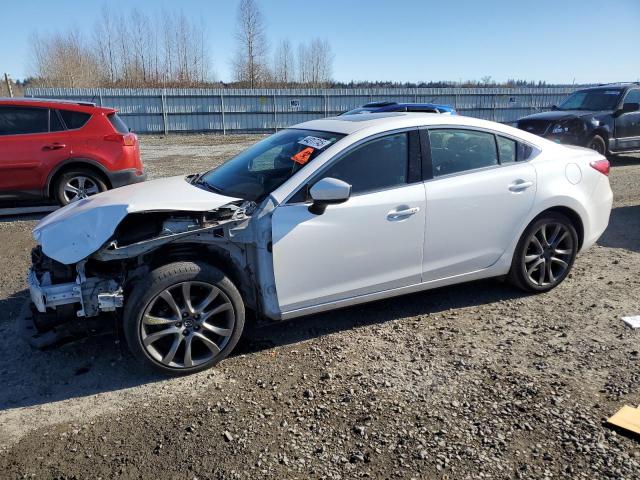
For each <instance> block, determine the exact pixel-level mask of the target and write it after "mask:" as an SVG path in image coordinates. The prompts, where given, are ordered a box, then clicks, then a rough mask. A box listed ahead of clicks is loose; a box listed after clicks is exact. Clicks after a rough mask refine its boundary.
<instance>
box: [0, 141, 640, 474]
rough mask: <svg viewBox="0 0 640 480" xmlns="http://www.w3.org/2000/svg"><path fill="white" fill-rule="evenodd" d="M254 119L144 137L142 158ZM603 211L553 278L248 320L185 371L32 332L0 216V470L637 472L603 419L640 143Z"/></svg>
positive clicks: (634, 290) (161, 169) (22, 250)
mask: <svg viewBox="0 0 640 480" xmlns="http://www.w3.org/2000/svg"><path fill="white" fill-rule="evenodd" d="M258 138H260V137H259V136H245V137H237V136H230V137H226V138H223V137H214V136H203V135H197V136H183V137H175V136H174V137H168V138H159V137H155V138H154V137H143V138H142V145H143V156H144V160H145V162H146V166H147V168H148V171H149V173H150V176H151V177H157V176H162V175H168V174H179V173H183V172H191V171H198V170H204V169H206V168H207V166H211V165H213V164H215V163H216V162H219V161H222V160H224V159H225V158H228V157H229V156H230V155H231V154H233V153H235V152H237V151H239V150H241V149H243V148H245V147H246V145H248V144H250V143H251V142H253V141H255V140H257V139H258ZM612 163H613V169H612V172H611V183H612V186H613V189H614V192H615V203H614V210H613V212H612V217H611V222H610V226H609V229H608V230H607V232H606V233H605V235H604V236H603V237H602V238H601V239H600V241H599V242H598V245H596V246H594V247H593V248H591V249H590V250H588V251H587V252H584V253H583V254H581V255H580V256H579V257H578V259H577V261H576V264H575V267H574V270H573V273H572V274H571V275H570V277H569V278H568V279H567V280H566V281H565V282H564V283H563V284H562V285H561V286H560V287H558V288H557V289H555V290H554V291H552V292H550V293H547V294H543V295H535V296H530V295H524V294H522V293H521V292H519V291H517V290H514V289H513V288H511V287H509V286H508V285H505V284H502V283H499V282H497V281H481V282H474V283H470V284H464V285H459V286H455V287H448V288H442V289H438V290H434V291H430V292H425V293H420V294H415V295H410V296H406V297H401V298H396V299H391V300H386V301H381V302H377V303H374V304H369V305H364V306H359V307H355V308H350V309H345V310H341V311H336V312H331V313H326V314H321V315H316V316H313V317H309V318H305V319H299V320H294V321H291V322H289V323H283V324H279V325H276V326H272V327H268V328H263V329H260V330H254V331H250V332H248V335H247V337H246V338H245V339H244V340H243V341H242V342H241V344H240V345H239V348H238V351H237V353H236V354H235V355H233V356H232V357H231V358H229V359H227V360H225V361H224V362H223V363H222V364H221V365H220V366H218V367H217V368H215V369H213V370H210V371H207V372H203V373H200V374H197V375H193V376H189V377H183V378H171V379H168V378H166V377H162V376H159V375H156V374H153V373H150V372H149V371H147V370H145V369H144V368H142V367H140V366H138V365H137V364H136V363H134V361H133V359H132V358H131V357H130V356H129V354H128V353H127V352H126V350H125V348H124V346H123V345H121V344H120V343H119V342H118V340H117V338H118V337H117V336H116V335H103V336H100V337H89V338H87V339H86V340H84V341H82V342H79V343H74V344H69V345H66V346H63V347H60V348H57V349H53V350H48V351H44V352H42V351H34V350H31V349H30V348H29V346H28V344H27V342H26V335H27V334H28V330H27V329H26V327H25V325H26V322H25V321H24V318H23V313H24V312H23V308H24V305H25V303H26V299H27V292H26V290H25V287H26V285H25V281H24V274H25V271H26V269H27V265H28V262H29V260H28V253H29V250H30V249H31V247H32V241H31V239H30V236H29V231H30V229H31V228H32V227H33V225H34V224H35V222H36V220H37V218H36V217H28V218H19V219H16V218H8V219H2V220H1V221H0V244H1V245H2V246H3V248H2V249H0V262H1V263H0V264H1V265H2V268H3V272H2V273H3V275H2V277H1V278H2V281H1V282H0V312H2V313H3V316H2V322H0V352H2V353H3V355H2V356H1V358H0V384H1V385H2V389H0V472H4V473H3V474H2V475H0V476H1V477H3V478H31V477H35V478H65V479H67V478H69V479H70V478H152V479H156V478H159V477H160V478H188V479H194V478H198V479H205V478H211V479H235V478H243V479H244V478H247V479H256V478H299V479H306V478H360V477H369V478H403V479H404V478H449V479H458V478H545V477H547V478H567V477H569V478H585V479H592V478H629V479H631V478H638V477H640V448H639V446H638V443H637V442H636V441H635V440H632V439H629V438H627V437H624V436H622V435H620V434H619V433H616V432H614V431H611V430H609V429H608V428H606V427H605V426H604V425H603V422H604V420H605V419H606V418H607V417H608V416H610V415H611V414H613V413H614V412H615V411H617V409H618V408H620V407H621V406H622V405H624V404H629V405H634V406H635V405H638V404H640V391H639V387H640V371H639V370H638V365H639V363H640V348H639V346H638V335H640V332H637V331H632V330H630V329H628V328H626V327H625V326H624V325H623V323H622V322H621V321H620V316H621V315H626V314H640V275H639V272H640V191H639V190H638V184H639V183H640V158H632V157H620V158H616V159H612Z"/></svg>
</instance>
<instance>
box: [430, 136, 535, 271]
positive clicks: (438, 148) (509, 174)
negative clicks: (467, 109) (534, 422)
mask: <svg viewBox="0 0 640 480" xmlns="http://www.w3.org/2000/svg"><path fill="white" fill-rule="evenodd" d="M422 135H423V140H424V144H426V145H425V146H423V151H424V150H425V149H427V150H428V151H429V152H430V153H431V156H430V163H431V165H430V166H426V167H425V169H430V170H431V172H432V175H431V177H432V178H430V179H428V180H427V181H426V182H425V188H426V195H427V215H426V232H425V247H424V262H423V281H431V280H437V279H442V278H447V277H452V276H456V275H462V274H465V273H470V272H473V271H477V270H482V269H485V268H487V267H490V266H491V265H493V264H494V263H495V262H496V261H497V260H498V259H499V258H500V256H501V255H502V254H503V253H504V252H505V250H506V249H507V247H508V246H509V245H510V244H511V242H512V241H513V239H514V238H515V236H516V235H517V234H518V229H519V227H520V225H521V223H522V219H523V218H524V217H525V216H526V215H527V214H528V212H529V211H530V210H531V208H532V206H533V201H534V198H535V191H536V172H535V168H534V167H533V166H532V165H531V164H529V163H527V162H526V161H525V160H526V159H527V157H528V156H530V155H531V153H532V151H533V150H532V148H531V147H528V146H525V145H523V144H519V143H518V142H516V140H515V139H512V138H507V137H503V136H496V135H494V134H493V133H491V132H487V131H481V130H470V129H455V128H442V129H438V128H433V129H429V130H424V131H422ZM424 144H423V145H424Z"/></svg>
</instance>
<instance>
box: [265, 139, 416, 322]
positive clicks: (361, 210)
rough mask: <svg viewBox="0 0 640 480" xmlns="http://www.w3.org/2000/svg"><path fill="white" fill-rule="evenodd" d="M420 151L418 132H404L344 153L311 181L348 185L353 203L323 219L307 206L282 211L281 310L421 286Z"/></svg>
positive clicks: (277, 255) (277, 220) (276, 257)
mask: <svg viewBox="0 0 640 480" xmlns="http://www.w3.org/2000/svg"><path fill="white" fill-rule="evenodd" d="M417 145H418V139H417V132H415V131H414V132H412V133H411V134H410V133H408V132H401V133H396V134H392V135H387V136H383V137H378V138H375V139H372V140H369V141H366V142H364V143H362V144H360V145H358V146H356V147H354V148H353V149H351V150H349V151H348V152H347V153H346V154H341V155H340V156H339V158H337V159H335V160H334V161H332V163H331V164H330V165H329V167H328V168H327V169H325V170H324V171H322V172H321V173H320V175H317V176H316V177H315V178H314V179H313V180H312V181H311V182H310V183H314V182H315V181H318V180H320V179H322V178H338V179H340V180H344V181H345V182H347V183H349V184H350V185H351V186H352V193H351V198H349V200H347V201H346V202H345V203H343V204H340V205H329V206H328V208H327V209H326V211H325V212H324V213H323V214H321V215H315V214H313V213H311V212H309V202H304V201H300V202H297V203H296V202H292V203H286V204H283V205H281V206H279V207H277V208H276V210H275V211H274V213H273V219H272V222H273V224H272V234H273V264H274V273H275V280H276V286H277V294H278V301H279V304H280V309H281V311H282V312H289V311H292V310H297V309H300V308H305V307H310V306H314V305H319V304H322V303H328V302H333V301H338V300H344V299H348V298H351V297H355V296H359V295H365V294H368V293H374V292H380V291H383V290H387V289H392V288H397V287H402V286H406V285H411V284H415V283H419V282H420V281H421V273H422V272H421V265H422V251H423V241H424V212H425V206H426V205H425V192H424V185H423V183H422V182H421V181H420V180H419V179H416V181H415V182H414V183H411V181H412V178H411V175H410V174H409V170H410V169H409V164H410V162H415V161H418V160H419V158H413V156H414V153H413V152H417V153H415V155H416V156H417V157H419V150H417V148H413V146H416V147H417ZM410 152H411V153H410ZM302 188H303V189H304V187H302ZM293 198H294V199H295V196H294V197H293ZM303 200H304V199H303Z"/></svg>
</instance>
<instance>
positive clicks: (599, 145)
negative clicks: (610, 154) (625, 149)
mask: <svg viewBox="0 0 640 480" xmlns="http://www.w3.org/2000/svg"><path fill="white" fill-rule="evenodd" d="M587 147H588V148H590V149H591V150H595V151H596V152H598V153H599V154H600V155H606V153H607V144H606V142H605V141H604V138H602V137H601V136H600V135H594V137H593V138H592V139H591V140H589V143H588V144H587Z"/></svg>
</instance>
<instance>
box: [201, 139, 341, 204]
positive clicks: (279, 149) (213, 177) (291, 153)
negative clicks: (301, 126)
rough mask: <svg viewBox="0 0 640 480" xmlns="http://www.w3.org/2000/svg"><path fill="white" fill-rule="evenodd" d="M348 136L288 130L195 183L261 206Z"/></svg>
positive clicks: (260, 142) (265, 140) (247, 151)
mask: <svg viewBox="0 0 640 480" xmlns="http://www.w3.org/2000/svg"><path fill="white" fill-rule="evenodd" d="M342 137H344V135H341V134H339V133H330V132H320V131H315V130H297V129H287V130H282V131H280V132H278V133H275V134H273V135H271V136H269V137H267V138H265V139H264V140H261V141H259V142H258V143H256V144H255V145H253V146H252V147H250V148H249V149H247V150H245V151H244V152H242V153H241V154H239V155H237V156H236V157H234V158H232V159H231V160H229V161H228V162H226V163H224V164H222V165H220V166H219V167H217V168H215V169H214V170H211V171H209V172H207V173H205V174H204V175H202V176H201V177H197V178H196V179H195V183H196V184H199V185H202V186H203V187H205V188H207V189H209V190H211V191H213V192H216V193H220V194H222V195H226V196H229V197H237V198H242V199H244V200H251V201H254V202H259V201H261V200H262V199H264V198H265V197H267V195H269V194H270V193H271V192H272V191H274V190H275V189H276V188H278V187H279V186H280V185H282V184H283V183H284V182H285V181H286V180H288V179H289V178H290V177H291V176H292V175H293V174H294V173H296V172H297V171H298V170H300V169H301V168H303V167H304V166H305V165H307V164H308V163H309V162H311V161H312V160H313V159H314V158H316V157H317V156H318V155H319V154H320V153H321V152H323V151H324V150H326V149H327V148H328V147H329V146H330V145H332V144H334V143H335V142H337V141H338V140H340V139H341V138H342Z"/></svg>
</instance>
